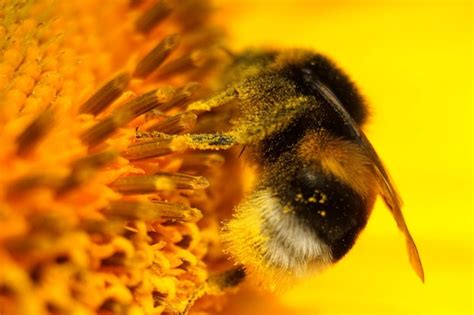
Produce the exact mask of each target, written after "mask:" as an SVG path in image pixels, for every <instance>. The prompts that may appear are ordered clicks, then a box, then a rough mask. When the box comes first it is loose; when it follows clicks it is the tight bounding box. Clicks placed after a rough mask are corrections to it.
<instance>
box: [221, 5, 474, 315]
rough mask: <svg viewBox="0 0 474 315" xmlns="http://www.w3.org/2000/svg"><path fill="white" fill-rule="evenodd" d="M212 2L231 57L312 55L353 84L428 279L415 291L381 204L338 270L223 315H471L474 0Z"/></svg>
mask: <svg viewBox="0 0 474 315" xmlns="http://www.w3.org/2000/svg"><path fill="white" fill-rule="evenodd" d="M217 4H218V6H219V7H221V11H222V16H223V17H225V18H226V24H227V25H228V26H229V32H230V34H231V37H232V40H231V41H230V43H232V46H233V47H232V48H234V49H240V48H243V47H247V46H262V45H264V46H273V47H306V48H313V49H315V50H317V51H319V52H323V53H325V54H327V55H329V56H330V57H332V58H333V59H334V60H335V61H336V62H337V63H338V64H339V65H340V66H341V67H342V68H343V69H345V70H346V71H347V72H348V73H349V74H350V75H351V77H352V78H353V79H354V80H355V81H356V82H357V83H358V85H359V87H360V88H361V90H362V92H363V93H364V95H365V96H366V97H367V99H368V101H369V103H370V106H371V108H372V118H371V121H370V123H369V125H368V126H367V128H366V131H367V133H368V136H369V138H370V139H371V141H372V143H373V144H374V146H375V148H376V149H377V150H378V152H379V154H380V156H381V157H382V159H383V160H384V161H385V164H386V165H387V167H388V169H389V170H390V172H391V174H392V177H393V179H394V181H395V183H396V185H397V186H398V189H399V191H400V193H401V195H402V197H403V199H404V201H405V207H404V213H405V218H406V220H407V222H408V225H409V227H410V229H411V232H412V234H413V236H414V238H415V241H416V242H417V245H418V248H419V251H420V254H421V256H422V260H423V263H424V267H425V274H426V283H425V284H424V285H423V284H421V282H420V281H419V279H418V278H417V277H416V275H415V273H414V272H413V271H412V270H411V268H410V266H409V264H408V259H407V254H406V252H405V244H404V239H403V237H402V235H401V234H400V233H399V232H398V231H397V228H396V226H395V223H394V221H393V219H392V218H391V216H390V215H389V212H388V211H387V210H386V209H385V207H384V206H383V204H382V203H381V202H378V203H377V205H376V208H375V210H374V213H373V215H372V218H371V220H370V222H369V224H368V226H367V228H366V230H365V231H364V232H363V233H362V235H361V237H360V239H359V241H358V243H357V244H356V246H355V247H354V248H353V250H352V251H351V252H350V253H349V254H348V255H347V256H346V257H345V258H344V259H343V260H342V261H341V262H340V263H338V264H337V265H335V266H334V267H333V268H331V269H330V270H328V271H326V272H325V273H323V274H321V275H318V276H315V277H314V278H311V279H308V280H307V281H304V282H303V283H301V284H299V285H298V286H296V287H294V288H292V289H291V290H289V291H288V292H286V293H284V294H282V295H280V296H279V297H275V296H274V295H271V294H267V293H259V292H256V291H253V290H252V289H246V290H242V291H241V292H240V293H239V294H237V296H236V297H235V298H234V299H232V300H233V302H232V303H231V305H229V306H228V307H227V309H226V310H224V311H223V314H249V315H252V314H299V315H302V314H308V315H309V314H386V313H391V314H435V313H436V314H470V313H472V312H473V304H472V303H473V233H472V229H473V218H472V209H473V207H472V206H473V203H472V190H473V189H472V188H473V187H472V134H473V132H472V131H473V129H472V118H473V115H472V107H473V99H472V96H473V95H472V94H473V93H472V92H473V90H472V58H473V57H472V40H473V29H472V28H473V26H472V3H471V2H470V1H449V0H444V1H439V0H438V1H428V0H425V1H422V0H418V1H408V0H406V1H395V0H392V1H389V0H384V1H375V0H373V1H348V0H346V1H343V0H338V1H329V0H328V1H309V0H307V1H303V0H296V1H295V0H285V1H283V0H280V1H265V0H259V1H256V0H244V1H243V0H231V1H228V0H221V1H218V2H217Z"/></svg>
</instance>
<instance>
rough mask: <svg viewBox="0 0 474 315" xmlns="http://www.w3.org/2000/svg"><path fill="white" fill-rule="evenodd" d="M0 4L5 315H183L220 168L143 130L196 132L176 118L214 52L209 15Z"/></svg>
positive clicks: (202, 5)
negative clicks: (210, 188) (172, 314)
mask: <svg viewBox="0 0 474 315" xmlns="http://www.w3.org/2000/svg"><path fill="white" fill-rule="evenodd" d="M0 6H1V8H0V174H1V176H0V218H1V220H0V313H1V314H22V315H27V314H50V313H54V314H73V313H74V314H95V313H101V314H159V313H161V312H164V311H166V312H177V311H182V310H183V309H184V308H185V307H186V305H187V302H188V300H189V299H190V298H191V297H192V295H193V293H194V291H195V290H196V289H198V288H199V287H200V286H201V285H202V284H203V283H204V282H205V281H206V279H207V277H208V271H209V268H208V262H206V261H205V260H204V257H205V256H206V255H208V253H209V251H208V248H209V246H210V244H211V243H215V242H216V240H217V226H218V224H217V219H216V218H217V217H216V216H215V215H209V216H208V217H206V218H205V219H203V220H202V222H201V223H200V226H199V227H198V225H197V221H199V220H200V219H201V218H202V213H201V210H203V211H206V212H207V213H212V211H213V209H215V208H216V206H217V202H218V201H217V199H218V198H216V201H213V200H210V199H209V198H208V196H207V193H206V191H205V189H206V188H207V187H208V186H209V182H208V179H209V180H210V181H214V182H215V181H216V180H217V179H216V178H217V177H215V174H216V172H215V171H214V170H215V169H216V167H218V166H220V165H221V164H222V163H221V162H219V161H220V159H222V157H220V156H218V155H216V154H215V153H212V154H208V153H199V154H198V153H190V152H185V149H186V146H185V145H184V144H183V143H180V142H179V141H177V140H166V139H159V138H157V139H154V138H152V139H147V138H146V137H145V138H143V137H142V136H141V134H140V130H145V129H143V128H144V126H148V127H146V129H150V130H158V131H160V130H161V131H162V132H170V133H180V132H184V131H187V130H189V129H190V128H192V126H193V125H194V123H195V121H196V118H197V116H196V115H195V114H193V113H187V112H185V110H184V108H185V106H183V105H185V104H187V103H188V102H189V101H191V100H192V99H193V98H194V99H195V97H196V96H195V94H196V95H201V96H202V95H205V93H206V92H205V91H206V90H208V84H209V83H208V82H209V81H210V80H211V78H212V76H211V73H212V71H213V69H214V65H215V64H216V58H217V57H216V53H215V52H214V50H213V47H214V46H215V45H217V44H218V42H219V40H220V38H221V32H220V31H219V29H218V28H216V27H215V26H214V25H213V22H212V19H211V17H210V8H211V7H210V5H209V4H208V3H207V2H206V1H199V0H186V1H181V0H179V1H178V0H176V1H171V0H170V1H151V0H150V1H148V0H146V1H145V0H144V1H115V0H108V1H94V0H81V1H52V0H40V1H28V0H25V1H15V0H7V1H2V2H1V4H0ZM176 34H177V35H176ZM194 81H197V82H198V83H199V89H198V84H197V83H196V82H194ZM195 92H196V93H195ZM202 175H204V176H207V179H206V178H205V177H202ZM199 209H200V210H199ZM209 257H215V255H214V254H212V253H211V255H210V256H209Z"/></svg>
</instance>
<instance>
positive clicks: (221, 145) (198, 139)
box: [176, 133, 237, 150]
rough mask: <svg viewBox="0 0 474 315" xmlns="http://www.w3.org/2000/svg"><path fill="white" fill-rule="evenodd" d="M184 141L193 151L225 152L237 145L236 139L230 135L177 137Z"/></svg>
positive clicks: (202, 134) (203, 134)
mask: <svg viewBox="0 0 474 315" xmlns="http://www.w3.org/2000/svg"><path fill="white" fill-rule="evenodd" d="M176 137H177V138H179V139H183V140H184V141H185V143H186V144H187V145H188V147H189V148H191V149H197V150H225V149H228V148H230V147H232V146H233V145H235V144H237V141H236V138H235V136H234V135H232V134H230V133H199V134H186V135H179V136H176Z"/></svg>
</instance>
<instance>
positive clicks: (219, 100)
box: [187, 88, 239, 112]
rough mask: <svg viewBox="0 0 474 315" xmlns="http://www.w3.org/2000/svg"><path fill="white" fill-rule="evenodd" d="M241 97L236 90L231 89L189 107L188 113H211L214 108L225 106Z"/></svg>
mask: <svg viewBox="0 0 474 315" xmlns="http://www.w3.org/2000/svg"><path fill="white" fill-rule="evenodd" d="M238 96H239V93H238V92H237V90H236V89H235V88H229V89H227V90H225V91H223V92H221V93H219V94H216V95H214V96H212V97H211V98H208V99H206V100H201V101H196V102H194V103H191V104H189V105H188V107H187V111H206V112H208V111H210V110H211V109H213V108H216V107H219V106H222V105H225V104H227V103H229V102H231V101H233V100H235V99H237V97H238Z"/></svg>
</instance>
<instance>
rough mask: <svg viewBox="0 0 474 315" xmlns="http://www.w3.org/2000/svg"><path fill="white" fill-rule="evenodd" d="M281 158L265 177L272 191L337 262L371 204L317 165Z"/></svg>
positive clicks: (345, 251)
mask: <svg viewBox="0 0 474 315" xmlns="http://www.w3.org/2000/svg"><path fill="white" fill-rule="evenodd" d="M288 158H291V159H294V156H293V157H290V155H289V154H288V155H284V156H282V159H281V160H280V161H279V162H278V163H275V165H274V166H273V167H272V168H273V170H271V171H270V172H269V173H268V174H271V175H270V176H269V177H268V180H269V181H270V182H271V184H270V183H269V184H268V186H271V187H272V189H274V190H275V191H276V193H277V195H278V197H279V199H280V200H281V203H282V204H283V205H284V206H283V208H284V209H286V211H288V212H291V215H292V216H294V218H295V219H296V220H298V221H299V222H300V223H301V224H302V225H304V226H307V227H309V228H310V230H311V232H312V233H314V236H315V239H319V240H321V241H323V242H324V243H326V245H328V246H329V248H330V249H331V254H332V259H333V261H337V260H339V259H341V258H342V257H343V256H344V255H345V254H346V253H347V252H348V251H349V249H351V247H352V246H353V245H354V242H355V240H356V239H357V236H358V235H359V233H360V231H361V230H362V229H363V228H364V227H365V225H366V223H367V220H368V216H369V214H370V209H371V208H372V203H373V201H372V200H366V199H365V198H364V197H363V196H361V195H360V194H358V193H357V192H356V191H355V190H353V189H352V188H351V187H350V185H349V184H347V183H344V182H343V181H342V180H340V179H338V178H337V177H335V176H333V175H331V174H328V173H326V172H324V171H323V170H322V168H321V167H320V166H318V165H317V163H313V164H312V165H310V166H309V165H304V163H300V162H296V163H295V161H292V162H291V163H292V164H293V165H296V166H295V167H291V168H288V167H281V166H282V165H289V162H288V161H286V162H285V159H288Z"/></svg>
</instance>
